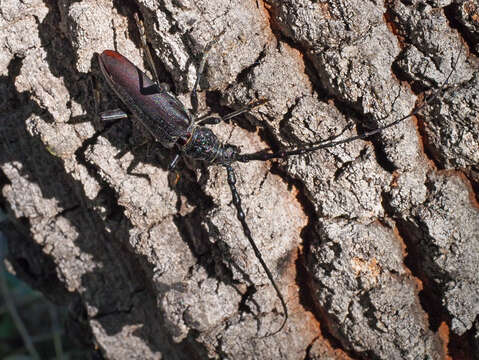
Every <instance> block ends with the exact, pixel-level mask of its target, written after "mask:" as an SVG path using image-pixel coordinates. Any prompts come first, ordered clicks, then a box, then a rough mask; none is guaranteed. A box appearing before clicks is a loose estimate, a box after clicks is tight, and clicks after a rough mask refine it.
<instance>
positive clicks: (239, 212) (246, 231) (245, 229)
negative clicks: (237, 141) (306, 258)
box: [224, 164, 288, 337]
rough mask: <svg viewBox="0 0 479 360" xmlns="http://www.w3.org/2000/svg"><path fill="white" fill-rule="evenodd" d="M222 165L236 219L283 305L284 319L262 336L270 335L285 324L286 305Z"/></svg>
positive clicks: (231, 174)
mask: <svg viewBox="0 0 479 360" xmlns="http://www.w3.org/2000/svg"><path fill="white" fill-rule="evenodd" d="M224 167H225V168H226V171H227V173H228V176H227V177H228V184H229V186H230V189H231V194H232V196H233V204H234V206H235V207H236V214H237V217H238V220H239V221H240V222H241V226H242V227H243V232H244V234H245V236H246V238H247V239H248V241H249V243H250V244H251V247H252V248H253V251H254V254H255V256H256V258H257V259H258V261H259V262H260V264H261V266H262V267H263V270H264V271H265V273H266V275H267V276H268V279H269V281H270V282H271V285H273V288H274V290H275V291H276V295H277V296H278V298H279V300H280V301H281V305H282V306H283V312H284V314H283V316H284V320H283V322H282V324H281V326H280V327H279V328H278V330H276V331H274V332H272V333H270V334H267V335H265V336H264V337H268V336H272V335H275V334H277V333H279V332H280V331H281V330H282V329H283V327H284V325H285V324H286V321H287V320H288V308H287V307H286V302H285V301H284V297H283V295H282V294H281V291H280V290H279V288H278V286H277V285H276V282H275V281H274V278H273V274H271V271H269V269H268V266H267V265H266V263H265V262H264V260H263V256H262V255H261V252H260V251H259V249H258V247H257V246H256V243H255V242H254V240H253V236H252V235H251V231H250V229H249V226H248V224H247V223H246V218H245V214H244V211H243V208H242V206H241V198H240V196H239V193H238V190H237V189H236V175H235V172H234V170H233V168H232V167H231V165H230V164H225V165H224Z"/></svg>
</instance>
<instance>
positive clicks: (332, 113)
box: [0, 0, 479, 359]
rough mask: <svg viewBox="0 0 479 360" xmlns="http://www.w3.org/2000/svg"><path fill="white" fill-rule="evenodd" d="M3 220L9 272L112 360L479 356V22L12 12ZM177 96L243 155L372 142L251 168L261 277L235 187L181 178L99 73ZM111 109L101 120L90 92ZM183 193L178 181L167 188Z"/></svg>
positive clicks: (192, 2)
mask: <svg viewBox="0 0 479 360" xmlns="http://www.w3.org/2000/svg"><path fill="white" fill-rule="evenodd" d="M0 4H1V9H0V28H1V33H0V47H1V51H0V76H1V81H0V93H1V100H0V106H1V113H0V151H1V152H0V187H1V195H0V203H1V205H2V206H3V207H4V208H5V210H6V212H7V213H8V215H9V217H10V219H11V221H12V224H13V226H12V225H9V226H8V227H4V229H2V230H3V231H4V232H5V233H7V234H8V236H9V239H10V255H9V261H10V263H11V264H12V266H13V268H14V269H15V272H16V273H17V274H18V275H19V276H21V277H22V278H24V279H27V280H28V281H29V282H30V283H32V284H33V285H34V286H35V287H36V288H38V289H40V290H42V291H43V292H45V293H46V295H47V296H49V297H50V298H51V299H52V300H54V301H56V302H57V303H62V304H69V305H70V308H71V321H70V330H71V331H72V336H74V337H76V338H78V339H79V340H83V341H84V343H85V344H87V345H89V346H92V348H93V346H96V347H97V348H98V349H99V351H100V352H101V353H102V354H103V355H104V356H105V357H106V358H109V359H159V358H162V359H205V358H228V359H252V358H256V359H345V358H352V359H425V358H429V359H444V358H446V357H447V356H450V357H451V358H454V359H463V358H470V359H472V358H476V359H477V358H478V356H477V354H478V353H479V277H478V270H479V235H478V234H479V206H478V202H477V199H478V193H479V167H478V163H479V70H478V69H479V63H478V60H477V55H478V51H479V13H478V5H477V2H476V1H474V0H456V1H448V0H443V1H440V0H437V1H435V0H431V1H427V2H419V1H416V0H412V1H386V2H384V1H375V2H367V1H366V2H365V1H362V0H337V1H321V0H318V1H313V0H264V1H263V0H237V1H228V0H215V1H212V0H158V1H150V0H144V1H140V0H138V1H128V2H123V1H109V0H101V1H93V0H88V1H70V0H59V1H57V2H55V1H41V0H29V1H19V0H6V1H5V0H3V1H1V2H0ZM134 12H139V13H140V15H141V16H142V18H143V19H144V22H145V27H146V32H147V35H148V39H149V42H150V45H151V49H152V50H153V56H154V60H155V62H156V63H157V66H158V68H159V69H160V78H161V81H164V82H167V83H169V84H170V86H171V87H172V89H173V91H174V92H175V93H176V94H178V95H179V97H180V99H181V100H182V101H184V102H185V104H188V103H189V97H188V91H190V90H191V88H192V85H193V83H194V81H195V78H196V66H197V64H198V62H199V59H200V57H201V52H202V49H203V47H204V46H205V44H207V43H208V42H209V41H211V40H212V39H213V38H214V37H215V36H216V35H218V34H220V33H221V32H222V31H223V30H225V32H224V34H223V35H222V36H221V38H220V41H219V42H218V44H217V45H216V46H215V47H214V48H213V49H212V50H211V52H210V55H209V58H208V62H207V66H206V69H205V76H204V79H203V81H202V83H201V88H202V89H203V91H202V92H201V95H200V105H201V109H202V111H203V112H208V111H210V112H216V113H220V114H226V113H227V112H229V111H231V110H233V109H236V108H238V107H240V106H241V105H244V104H247V103H249V102H251V101H254V100H257V99H260V98H267V99H269V102H268V103H266V104H265V105H263V106H261V107H258V108H256V109H254V110H253V111H251V113H250V114H248V115H246V116H244V117H240V118H238V119H235V120H234V121H232V122H230V123H226V124H219V125H216V126H214V131H215V133H216V134H217V135H218V137H219V138H220V139H221V140H222V141H227V142H229V143H232V144H235V145H238V146H240V147H241V149H242V151H243V152H253V151H256V150H259V149H263V148H268V147H272V148H274V149H280V148H283V147H288V146H297V145H299V144H304V143H307V142H312V141H315V140H318V139H325V138H328V137H331V136H333V135H335V134H338V133H340V132H342V131H343V130H345V131H344V133H343V135H342V136H343V137H346V136H353V135H355V134H357V133H360V132H362V131H365V130H367V129H370V128H374V127H376V126H380V125H385V124H387V123H389V122H391V121H392V120H393V119H396V118H399V117H401V116H403V115H406V114H408V113H409V112H410V111H411V110H412V109H413V108H414V106H415V104H420V103H421V101H422V99H423V98H424V96H425V95H427V94H428V91H431V90H432V91H434V89H438V88H439V87H440V86H441V84H442V83H443V82H444V80H445V79H446V77H447V76H448V75H449V74H450V72H451V69H452V68H453V66H454V63H455V61H456V60H457V66H456V68H455V70H454V72H453V74H452V76H451V78H450V80H449V83H448V86H447V88H446V89H445V91H444V93H443V94H441V96H439V97H438V98H436V99H434V100H433V101H432V102H431V103H430V104H428V105H427V106H426V107H425V108H423V109H422V110H421V112H420V114H418V116H415V117H413V118H409V119H407V120H406V121H404V122H402V123H400V124H399V125H397V126H395V127H393V128H390V129H388V130H386V131H384V132H383V133H381V134H379V135H377V136H374V137H373V138H372V139H369V140H368V141H362V140H360V141H355V142H352V143H349V144H346V145H341V146H337V147H333V148H329V149H327V150H322V151H318V152H315V153H310V154H307V155H303V156H296V157H291V158H288V159H284V160H281V161H274V162H251V163H248V164H234V168H235V169H236V172H237V177H238V187H239V191H240V194H241V197H242V200H243V206H244V210H245V213H246V218H247V222H248V224H249V225H250V227H251V230H252V233H253V236H254V238H255V240H256V242H257V244H258V246H259V248H260V249H261V251H262V253H263V256H264V259H265V261H266V263H267V264H269V267H270V269H271V270H272V272H273V274H274V276H275V278H276V279H277V282H278V285H279V287H280V289H281V291H282V293H283V294H284V295H285V297H286V301H287V304H288V309H289V312H290V318H289V320H288V322H287V325H286V327H285V329H284V330H283V331H282V332H281V333H279V334H277V335H275V336H272V337H267V338H262V335H264V334H266V333H268V332H269V331H271V330H274V329H275V328H277V326H279V324H280V322H281V320H282V317H281V311H282V310H281V306H280V303H279V301H278V299H277V297H276V295H275V292H274V290H273V288H272V287H271V285H270V283H269V281H268V279H267V277H266V275H265V274H264V272H263V270H262V268H261V266H260V265H259V263H258V261H257V260H256V258H255V257H254V254H253V251H252V250H251V248H250V246H249V244H248V242H247V240H246V238H245V237H244V235H243V232H242V229H241V226H240V224H239V222H238V221H237V219H236V212H235V209H234V207H233V205H232V203H231V194H230V191H229V188H228V184H227V181H226V177H225V170H224V169H223V168H222V167H215V166H212V167H206V166H205V165H204V164H196V169H195V170H192V169H191V168H192V166H191V165H193V164H188V166H186V164H184V163H181V164H180V166H179V173H180V175H181V177H180V180H179V181H178V183H177V185H176V186H172V183H173V182H172V181H171V180H172V179H171V177H172V174H169V172H168V171H167V166H168V163H169V161H171V159H172V157H173V156H174V151H172V150H166V149H164V148H162V147H161V146H160V145H159V144H154V143H153V142H152V141H151V139H150V138H149V136H148V134H147V133H146V132H145V131H144V129H142V128H141V126H140V124H138V123H137V121H135V120H134V119H133V120H132V121H128V120H123V121H119V122H115V123H108V124H107V123H101V122H100V121H99V118H98V116H97V115H96V114H97V113H99V112H100V111H104V110H107V109H112V108H115V107H118V106H121V103H120V102H119V100H118V99H117V98H116V97H115V96H114V95H113V94H112V92H111V91H110V89H109V88H108V87H107V85H106V83H105V82H104V80H103V78H102V76H101V74H100V72H99V66H98V60H97V57H96V54H97V53H100V52H102V51H103V50H105V49H115V50H117V51H119V52H120V53H122V54H123V55H124V56H126V57H127V58H128V59H130V60H131V61H132V62H133V63H135V64H137V65H138V66H139V67H141V68H144V69H145V68H146V69H147V68H148V64H147V62H146V59H145V58H144V57H143V54H142V50H141V45H140V40H139V35H138V31H137V29H136V26H135V22H134V19H133V13H134ZM94 89H98V91H99V94H100V95H101V96H100V97H99V98H98V101H95V96H94V94H95V90H94ZM173 177H174V174H173Z"/></svg>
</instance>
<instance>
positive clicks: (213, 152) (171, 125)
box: [99, 14, 459, 336]
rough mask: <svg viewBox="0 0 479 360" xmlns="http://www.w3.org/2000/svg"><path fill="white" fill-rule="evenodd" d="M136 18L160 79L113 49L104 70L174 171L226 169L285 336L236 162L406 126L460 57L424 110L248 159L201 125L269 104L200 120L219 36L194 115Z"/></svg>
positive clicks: (107, 116)
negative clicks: (162, 70) (172, 88)
mask: <svg viewBox="0 0 479 360" xmlns="http://www.w3.org/2000/svg"><path fill="white" fill-rule="evenodd" d="M135 19H136V21H137V24H138V28H139V30H140V35H141V40H142V44H143V48H144V51H145V54H146V56H147V58H148V62H149V64H150V66H151V70H152V73H153V77H154V80H151V79H150V78H149V77H148V76H146V75H145V74H144V73H143V72H142V71H141V70H139V69H138V68H137V67H136V66H135V65H133V64H132V63H131V62H130V61H129V60H128V59H126V58H125V57H123V56H122V55H120V54H119V53H117V52H115V51H112V50H105V51H104V52H103V53H102V54H101V55H100V56H99V63H100V68H101V71H102V73H103V75H104V76H105V79H106V81H107V82H108V84H109V85H110V87H111V88H112V89H113V90H114V92H115V93H116V94H117V95H118V97H119V98H120V99H121V100H122V102H123V103H124V104H125V106H126V107H127V108H128V110H129V111H130V112H131V113H132V114H133V116H135V117H136V118H137V119H138V120H139V122H140V123H141V124H142V125H143V126H144V127H145V129H146V130H147V131H148V132H149V133H150V134H151V135H152V136H153V138H154V139H155V141H157V142H159V143H161V144H162V145H163V146H165V147H166V148H173V147H176V149H177V150H178V153H177V155H176V156H175V158H174V159H173V161H172V162H171V164H170V166H169V169H173V168H174V167H175V165H176V163H177V161H178V159H179V158H180V157H185V158H190V159H195V160H202V161H205V162H206V163H208V164H216V165H222V166H224V167H225V168H226V171H227V180H228V184H229V186H230V189H231V193H232V198H233V204H234V206H235V208H236V211H237V217H238V220H239V221H240V223H241V226H242V228H243V232H244V235H245V236H246V238H247V239H248V241H249V242H250V244H251V247H252V248H253V251H254V253H255V256H256V258H257V259H258V261H259V262H260V264H261V266H262V268H263V269H264V271H265V273H266V275H267V276H268V279H269V281H270V282H271V285H272V286H273V288H274V290H275V291H276V294H277V296H278V298H279V300H280V301H281V305H282V308H283V321H282V323H281V326H280V327H279V328H278V329H277V330H276V331H274V332H271V333H269V334H267V335H266V336H271V335H274V334H276V333H278V332H279V331H281V330H282V329H283V327H284V325H285V324H286V321H287V319H288V308H287V306H286V302H285V300H284V297H283V295H282V294H281V291H280V290H279V288H278V286H277V285H276V282H275V280H274V278H273V275H272V273H271V271H270V270H269V268H268V266H267V265H266V263H265V262H264V260H263V257H262V255H261V252H260V250H259V249H258V247H257V246H256V244H255V242H254V240H253V236H252V234H251V231H250V229H249V226H248V224H247V222H246V219H245V214H244V211H243V209H242V206H241V198H240V196H239V193H238V191H237V189H236V176H235V172H234V170H233V168H232V166H231V164H232V163H234V162H243V163H247V162H250V161H254V160H257V161H266V160H270V159H277V158H286V157H288V156H292V155H302V154H306V153H309V152H313V151H317V150H319V149H323V148H328V147H333V146H337V145H341V144H346V143H349V142H352V141H355V140H359V139H365V138H368V137H370V136H373V135H375V134H378V133H380V132H382V131H383V130H385V129H387V128H390V127H393V126H395V125H397V124H398V123H400V122H401V121H404V120H406V119H407V118H409V117H411V116H413V115H415V114H416V113H418V112H419V111H420V110H421V109H422V108H423V107H424V106H425V105H426V104H427V103H428V102H430V101H431V100H433V99H434V98H436V97H437V96H438V95H439V94H440V93H441V91H442V90H443V89H444V87H445V85H446V84H447V82H448V81H449V78H450V77H451V75H452V73H453V72H454V69H455V66H456V64H457V61H458V59H459V56H458V58H457V59H456V62H455V64H454V66H453V68H452V71H451V73H450V74H449V75H448V77H447V78H446V80H445V81H444V83H443V85H442V86H441V87H440V89H439V90H438V91H436V92H435V93H434V94H432V95H431V96H430V97H429V98H426V99H425V100H424V102H423V104H422V105H421V106H419V107H416V108H415V109H414V110H413V111H412V112H410V113H409V114H408V115H406V116H403V117H400V118H398V119H396V120H394V121H392V122H390V123H389V124H387V125H385V126H382V127H377V128H375V129H372V130H370V131H367V132H364V133H362V134H358V135H356V136H353V137H349V138H346V139H339V140H336V139H337V138H338V137H339V136H340V135H341V134H339V135H338V136H336V137H333V139H332V140H331V139H328V140H325V141H318V142H314V143H310V144H307V145H304V146H301V147H296V148H292V149H286V150H280V151H276V152H274V151H271V150H270V149H265V150H262V151H259V152H255V153H246V154H242V153H240V152H239V149H238V147H236V146H234V145H231V144H223V143H221V142H220V141H219V140H218V138H217V137H216V135H215V134H214V133H213V132H212V131H211V130H210V129H209V128H207V127H204V126H201V124H202V123H203V124H205V123H219V122H220V121H226V120H229V119H231V118H233V117H236V116H238V115H240V114H243V113H245V112H247V111H249V110H251V109H252V108H254V107H256V106H259V105H261V104H263V103H265V102H266V101H265V100H258V101H257V102H254V103H252V104H250V105H247V106H245V107H243V108H241V109H239V110H236V111H234V112H232V113H230V114H228V115H226V116H223V117H212V116H207V117H197V116H196V113H197V110H198V109H197V107H198V105H197V104H198V100H197V88H198V84H199V82H200V79H201V75H202V72H203V69H204V66H205V62H206V58H207V55H208V52H209V50H210V49H211V47H212V46H213V44H215V43H216V41H217V39H218V37H216V38H215V39H214V40H213V41H212V42H210V43H209V44H208V45H207V46H206V47H205V49H204V52H203V57H202V59H201V62H200V65H199V67H198V72H197V78H196V81H195V84H194V87H193V90H192V93H191V103H192V110H191V111H189V110H188V109H186V107H185V106H184V105H183V104H182V103H181V102H180V101H179V100H178V99H177V98H176V96H174V95H173V94H171V93H170V92H169V91H168V90H167V89H166V88H165V87H164V86H162V84H160V83H159V81H158V76H157V74H156V69H155V67H154V65H153V61H152V58H151V54H150V52H149V49H148V46H147V44H146V38H145V35H144V29H143V25H142V24H141V22H140V21H139V19H138V17H137V15H136V14H135ZM220 35H221V34H220ZM220 35H219V36H220ZM101 117H102V119H104V120H111V119H121V118H126V117H127V114H126V113H125V112H123V111H122V110H119V109H116V110H113V111H108V112H104V113H102V114H101Z"/></svg>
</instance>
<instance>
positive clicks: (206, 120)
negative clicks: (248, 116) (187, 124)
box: [196, 99, 268, 125]
mask: <svg viewBox="0 0 479 360" xmlns="http://www.w3.org/2000/svg"><path fill="white" fill-rule="evenodd" d="M267 101H268V100H267V99H261V100H258V101H255V102H252V103H250V104H248V105H246V106H244V107H242V108H240V109H238V110H235V111H233V112H230V113H229V114H226V115H225V116H223V117H221V116H210V115H206V116H203V117H200V118H199V119H197V120H196V124H197V125H198V124H200V123H202V124H218V123H220V122H221V121H228V120H229V119H232V118H234V117H236V116H238V115H241V114H243V113H245V112H248V111H250V110H252V109H254V108H255V107H257V106H260V105H263V104H264V103H266V102H267Z"/></svg>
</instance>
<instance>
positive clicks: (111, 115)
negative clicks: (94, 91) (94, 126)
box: [100, 109, 128, 121]
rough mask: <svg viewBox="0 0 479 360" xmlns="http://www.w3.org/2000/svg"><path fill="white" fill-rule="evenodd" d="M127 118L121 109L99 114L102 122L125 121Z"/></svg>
mask: <svg viewBox="0 0 479 360" xmlns="http://www.w3.org/2000/svg"><path fill="white" fill-rule="evenodd" d="M127 117H128V114H127V113H126V112H124V111H123V110H121V109H114V110H108V111H103V112H101V113H100V119H101V120H102V121H112V120H119V119H126V118H127Z"/></svg>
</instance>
